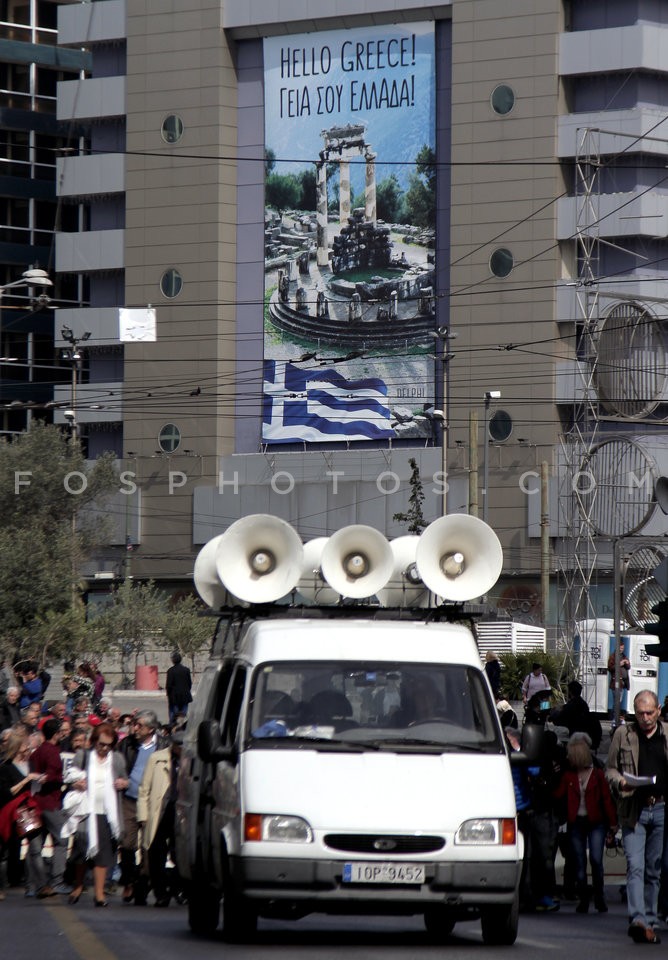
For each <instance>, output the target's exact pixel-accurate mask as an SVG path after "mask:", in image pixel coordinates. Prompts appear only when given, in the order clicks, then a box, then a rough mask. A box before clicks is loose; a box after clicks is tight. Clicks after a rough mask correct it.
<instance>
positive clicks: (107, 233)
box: [56, 230, 125, 273]
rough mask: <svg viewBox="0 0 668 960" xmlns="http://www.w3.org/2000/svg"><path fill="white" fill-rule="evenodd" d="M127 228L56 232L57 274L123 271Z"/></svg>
mask: <svg viewBox="0 0 668 960" xmlns="http://www.w3.org/2000/svg"><path fill="white" fill-rule="evenodd" d="M124 239H125V230H90V231H88V232H86V233H58V234H56V273H95V272H99V271H100V270H123V268H124V267H125V249H124Z"/></svg>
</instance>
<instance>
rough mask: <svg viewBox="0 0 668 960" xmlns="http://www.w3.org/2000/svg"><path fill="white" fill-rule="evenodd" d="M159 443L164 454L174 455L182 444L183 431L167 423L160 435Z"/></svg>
mask: <svg viewBox="0 0 668 960" xmlns="http://www.w3.org/2000/svg"><path fill="white" fill-rule="evenodd" d="M158 443H159V445H160V449H161V450H162V452H163V453H174V451H175V450H176V448H177V447H178V445H179V444H180V443H181V431H180V430H179V428H178V427H177V426H176V425H175V424H173V423H166V424H165V426H164V427H163V428H162V430H161V431H160V433H159V434H158Z"/></svg>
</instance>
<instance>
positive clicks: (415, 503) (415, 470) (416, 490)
mask: <svg viewBox="0 0 668 960" xmlns="http://www.w3.org/2000/svg"><path fill="white" fill-rule="evenodd" d="M408 464H409V466H410V468H411V475H410V479H409V481H408V483H409V484H410V488H411V493H410V496H409V498H408V510H407V511H406V512H405V513H395V514H394V516H393V517H392V519H393V520H396V521H397V523H406V524H407V525H408V532H409V533H414V534H420V533H422V531H423V530H424V528H425V527H426V526H427V523H426V521H425V519H424V515H423V513H422V504H423V503H424V490H423V489H422V477H421V476H420V468H419V466H418V465H417V461H416V460H415V459H414V458H413V457H411V459H410V460H409V461H408Z"/></svg>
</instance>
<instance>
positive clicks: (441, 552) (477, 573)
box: [415, 513, 503, 602]
mask: <svg viewBox="0 0 668 960" xmlns="http://www.w3.org/2000/svg"><path fill="white" fill-rule="evenodd" d="M415 563H416V566H417V569H418V573H419V574H420V577H421V579H422V580H423V581H424V582H425V583H426V585H427V586H428V587H429V589H430V590H431V592H432V593H435V594H436V595H437V596H439V597H443V598H444V599H446V600H453V601H456V602H462V601H464V600H472V599H473V597H480V596H482V595H483V594H485V593H486V592H487V591H488V590H489V588H490V587H492V586H494V584H495V583H496V581H497V580H498V579H499V574H500V573H501V568H502V567H503V550H502V549H501V544H500V542H499V538H498V537H497V535H496V534H495V533H494V531H493V530H492V528H491V527H490V526H488V524H486V523H485V522H484V521H483V520H479V519H478V518H477V517H469V516H468V515H467V514H463V513H453V514H450V515H449V516H447V517H441V518H440V519H439V520H434V522H433V523H430V524H429V526H428V527H427V529H426V530H425V531H424V532H423V533H422V534H421V535H420V542H419V543H418V545H417V550H416V553H415Z"/></svg>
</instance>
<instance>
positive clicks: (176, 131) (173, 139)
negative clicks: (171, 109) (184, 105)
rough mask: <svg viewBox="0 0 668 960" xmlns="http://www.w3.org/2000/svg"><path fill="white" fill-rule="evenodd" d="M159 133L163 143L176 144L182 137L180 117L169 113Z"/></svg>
mask: <svg viewBox="0 0 668 960" xmlns="http://www.w3.org/2000/svg"><path fill="white" fill-rule="evenodd" d="M160 133H161V134H162V139H163V140H164V141H165V143H177V142H178V141H179V140H180V139H181V137H182V136H183V120H182V119H181V117H177V116H176V114H175V113H170V115H169V116H168V117H165V119H164V120H163V121H162V129H161V131H160Z"/></svg>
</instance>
